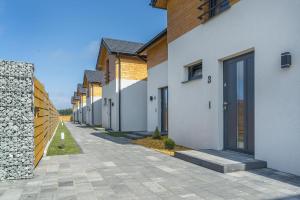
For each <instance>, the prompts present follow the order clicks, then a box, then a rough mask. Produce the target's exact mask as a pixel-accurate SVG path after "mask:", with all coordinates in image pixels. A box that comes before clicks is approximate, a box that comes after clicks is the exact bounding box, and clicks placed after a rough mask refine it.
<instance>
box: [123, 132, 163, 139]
mask: <svg viewBox="0 0 300 200" xmlns="http://www.w3.org/2000/svg"><path fill="white" fill-rule="evenodd" d="M152 134H153V132H147V131H135V132H129V133H127V134H126V136H125V137H126V138H129V139H132V140H137V139H142V138H146V137H150V136H152ZM161 135H162V136H165V135H168V133H166V132H162V133H161Z"/></svg>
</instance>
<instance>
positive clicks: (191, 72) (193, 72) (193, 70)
mask: <svg viewBox="0 0 300 200" xmlns="http://www.w3.org/2000/svg"><path fill="white" fill-rule="evenodd" d="M198 70H200V74H198V75H197V73H198V72H197V71H198ZM187 72H188V77H187V80H188V81H192V80H196V79H201V78H202V77H203V65H202V62H199V63H196V64H193V65H191V66H188V67H187Z"/></svg>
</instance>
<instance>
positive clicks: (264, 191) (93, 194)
mask: <svg viewBox="0 0 300 200" xmlns="http://www.w3.org/2000/svg"><path fill="white" fill-rule="evenodd" d="M67 126H68V128H69V129H70V131H71V132H72V134H73V136H74V137H75V139H76V140H77V142H78V144H79V145H80V146H81V148H82V150H83V154H80V155H72V156H55V157H44V158H43V160H42V161H41V163H40V165H39V166H38V167H37V169H36V172H35V174H36V175H35V178H34V179H31V180H22V181H14V182H4V183H0V199H1V200H17V199H22V200H24V199H28V200H35V199H40V200H48V199H49V200H50V199H63V200H71V199H74V200H75V199H78V200H80V199H82V200H95V199H111V200H114V199H128V200H129V199H149V200H155V199H172V200H176V199H209V200H212V199H217V200H222V199H236V200H237V199H241V200H242V199H245V200H247V199H249V200H253V199H278V200H279V199H300V178H299V177H298V178H297V177H295V176H292V175H289V174H285V173H281V172H277V171H273V170H270V169H265V170H256V171H251V172H237V173H231V174H221V173H217V172H214V171H210V170H208V169H205V168H202V167H199V166H196V165H193V164H190V163H187V162H184V161H181V160H178V159H176V158H173V157H169V156H166V155H163V154H160V153H158V152H155V151H152V150H149V149H146V148H144V147H141V146H137V145H132V144H130V141H128V140H126V139H120V138H111V137H108V136H105V135H103V134H101V133H96V132H95V131H94V130H93V129H90V128H86V127H80V126H79V125H73V124H67Z"/></svg>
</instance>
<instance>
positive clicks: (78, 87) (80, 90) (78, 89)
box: [77, 84, 87, 94]
mask: <svg viewBox="0 0 300 200" xmlns="http://www.w3.org/2000/svg"><path fill="white" fill-rule="evenodd" d="M77 92H79V93H81V94H86V93H87V89H86V88H83V85H82V84H78V85H77Z"/></svg>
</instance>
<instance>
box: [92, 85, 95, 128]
mask: <svg viewBox="0 0 300 200" xmlns="http://www.w3.org/2000/svg"><path fill="white" fill-rule="evenodd" d="M91 85H92V124H93V126H94V124H95V123H94V85H93V83H91Z"/></svg>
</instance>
